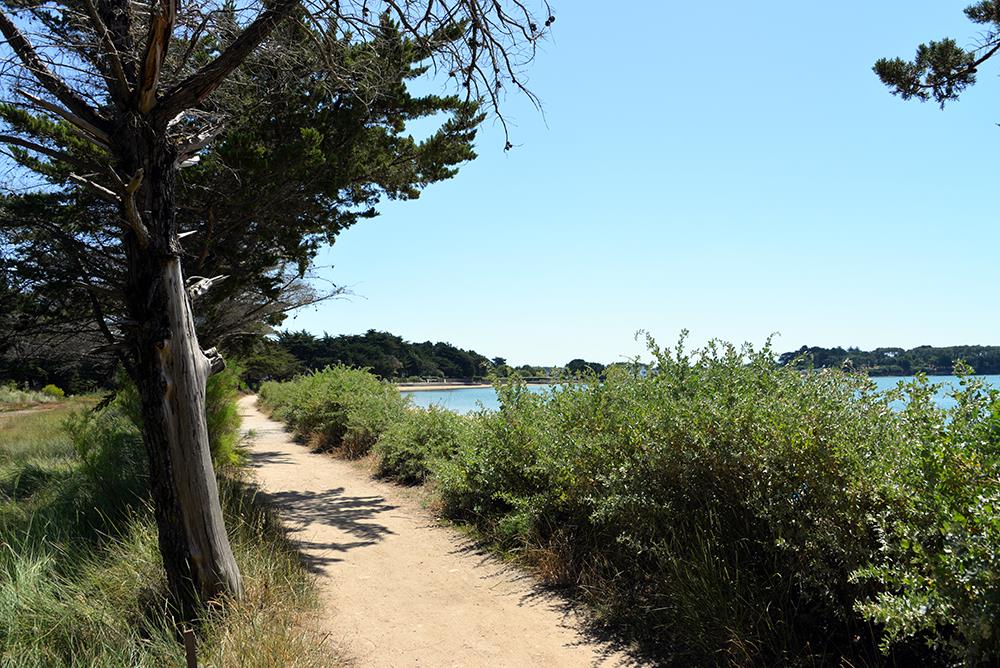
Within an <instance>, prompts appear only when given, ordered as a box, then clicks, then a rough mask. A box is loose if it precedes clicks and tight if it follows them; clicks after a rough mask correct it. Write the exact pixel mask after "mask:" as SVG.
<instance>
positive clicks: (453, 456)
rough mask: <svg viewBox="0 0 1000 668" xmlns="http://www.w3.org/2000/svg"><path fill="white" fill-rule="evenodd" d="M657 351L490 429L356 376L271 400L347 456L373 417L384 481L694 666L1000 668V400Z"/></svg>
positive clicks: (738, 353)
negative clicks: (431, 503) (411, 491)
mask: <svg viewBox="0 0 1000 668" xmlns="http://www.w3.org/2000/svg"><path fill="white" fill-rule="evenodd" d="M650 350H651V353H652V355H653V357H654V364H653V365H652V368H654V369H655V370H656V372H655V373H644V372H642V370H641V367H638V366H636V367H633V368H628V367H621V368H616V369H614V370H612V371H610V372H609V373H608V375H607V378H606V379H604V380H603V381H600V382H599V381H598V380H597V379H596V378H588V379H584V382H578V383H565V384H563V385H561V386H560V387H558V388H555V389H553V390H552V391H551V392H548V393H546V394H541V395H539V394H535V393H531V392H527V391H526V390H525V388H524V387H523V386H522V385H517V384H512V385H504V386H501V387H499V388H498V392H499V395H500V400H501V408H500V410H499V411H497V412H494V413H490V412H483V413H481V414H478V415H474V416H470V417H466V416H454V415H449V414H446V413H444V412H442V411H436V410H431V411H422V410H397V408H398V407H397V405H396V404H395V403H392V400H390V399H388V398H387V397H386V395H385V394H384V393H380V392H376V391H370V392H367V393H363V394H364V396H366V397H368V399H365V400H363V401H362V400H357V399H353V400H352V401H354V402H355V403H349V402H347V401H344V400H342V399H341V398H340V397H341V394H339V393H340V392H341V390H337V389H324V388H327V387H329V388H344V387H347V386H348V385H349V384H364V383H368V384H372V383H375V384H377V381H374V380H373V379H368V380H365V379H364V378H363V377H362V376H360V375H359V374H361V373H362V372H358V371H353V370H347V369H343V368H332V369H329V370H327V371H325V372H323V373H322V374H315V375H312V376H308V377H304V378H302V379H299V380H296V381H291V382H290V383H286V384H265V386H264V387H263V388H262V389H261V399H262V401H263V402H264V403H265V404H266V405H268V406H269V407H271V408H272V409H273V410H274V412H275V415H276V416H277V417H279V418H283V419H286V420H288V421H289V422H290V423H291V424H292V426H293V427H295V428H296V429H298V430H299V431H300V432H302V433H303V434H304V435H306V436H310V435H313V434H317V433H318V434H324V435H325V436H324V438H325V439H326V442H327V444H328V445H332V446H336V440H335V439H336V437H337V436H338V435H340V434H344V435H349V434H350V430H351V429H352V427H351V425H352V424H359V423H363V424H366V425H368V427H371V428H370V429H368V431H366V432H365V433H366V437H365V442H366V443H368V444H370V445H369V447H370V448H372V449H373V451H374V453H375V454H376V456H377V457H378V459H379V462H380V463H379V471H380V472H381V473H382V474H383V475H386V476H389V477H394V478H396V479H397V480H400V481H402V482H406V483H414V482H420V481H425V480H429V481H432V482H433V487H434V491H435V493H436V494H437V496H438V498H439V501H440V506H441V508H442V509H443V512H444V514H445V515H446V516H448V517H449V518H452V519H454V520H457V521H459V522H463V523H465V525H466V526H468V527H472V528H474V529H475V530H476V531H477V532H479V535H481V536H483V537H484V538H485V540H487V541H488V542H489V543H490V544H491V545H493V546H495V547H496V548H497V549H499V550H502V551H503V552H505V553H506V554H511V555H516V556H517V557H518V558H519V559H520V560H522V561H523V562H525V563H528V564H531V565H532V566H533V567H534V568H535V569H536V571H537V572H538V573H539V574H541V575H542V576H544V577H545V578H546V579H548V580H549V581H551V582H554V583H558V584H565V585H569V586H572V587H573V588H574V591H576V592H577V593H579V594H580V595H581V596H582V597H583V598H584V599H586V600H587V601H589V602H590V603H591V604H592V606H593V607H594V609H595V610H596V611H597V612H598V613H599V615H600V616H601V618H602V619H604V620H605V621H606V622H607V623H609V624H612V625H614V626H615V627H617V628H618V629H620V630H624V631H625V632H626V633H629V634H631V635H632V636H633V637H635V638H637V639H639V640H641V641H644V642H645V643H647V644H648V645H649V646H651V647H653V648H655V649H656V650H658V652H659V653H660V654H661V655H662V656H664V657H666V658H667V659H672V660H673V661H674V662H675V663H676V664H678V665H738V666H749V665H777V664H781V665H829V664H838V665H854V666H861V665H954V664H965V665H981V664H982V665H989V664H991V663H994V662H996V661H997V660H1000V561H998V557H997V555H998V554H1000V393H997V392H996V391H994V390H990V389H988V388H986V387H984V386H982V385H979V384H977V383H976V382H975V381H967V382H966V383H965V384H964V386H963V388H962V389H961V390H959V391H958V392H957V393H956V395H955V398H956V404H957V405H956V406H955V407H954V408H951V409H947V410H945V409H941V408H938V407H937V406H936V405H935V404H934V400H933V396H934V391H935V388H934V387H933V386H930V385H929V384H927V383H926V382H925V381H918V382H916V383H913V384H910V385H909V386H906V387H903V388H900V389H899V390H897V391H896V392H894V393H891V394H890V395H888V396H885V395H881V394H878V393H876V392H875V391H874V386H873V385H872V384H871V383H869V382H868V381H867V379H865V378H863V377H859V376H854V375H850V374H845V373H839V372H826V371H824V372H816V373H801V372H799V371H795V370H792V369H787V368H779V367H776V366H775V364H774V362H773V355H772V354H771V351H770V350H768V349H765V350H763V351H754V350H752V349H749V348H744V349H736V348H733V347H731V346H726V345H721V344H720V345H713V346H709V347H708V348H706V349H704V350H699V351H694V352H687V351H685V349H684V348H683V346H678V347H677V349H676V350H673V351H664V350H661V349H659V348H658V347H657V346H656V345H655V343H653V342H652V341H650ZM348 376H349V382H348ZM372 387H373V388H374V385H372ZM900 398H905V399H906V408H905V409H904V410H894V408H893V403H892V402H893V401H894V400H897V399H900ZM386 402H390V403H392V406H393V408H392V410H388V409H387V408H386V406H387V404H386ZM375 414H377V415H380V416H383V418H385V416H389V417H388V418H385V419H381V420H379V421H377V424H375V422H373V421H372V420H370V419H366V418H365V416H370V415H375ZM372 425H374V427H373V426H372Z"/></svg>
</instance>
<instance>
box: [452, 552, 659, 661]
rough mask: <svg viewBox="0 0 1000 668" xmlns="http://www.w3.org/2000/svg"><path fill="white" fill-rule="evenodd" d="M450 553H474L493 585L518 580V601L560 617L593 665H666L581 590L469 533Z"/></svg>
mask: <svg viewBox="0 0 1000 668" xmlns="http://www.w3.org/2000/svg"><path fill="white" fill-rule="evenodd" d="M456 538H457V541H456V544H455V547H454V548H453V549H452V550H451V553H452V554H461V555H464V556H473V557H475V558H476V559H477V563H476V568H477V569H480V570H481V572H480V574H479V578H480V579H481V580H484V581H487V582H490V583H491V586H495V585H496V584H499V583H500V582H504V583H517V584H519V585H520V586H522V587H523V588H524V593H523V594H521V595H520V597H519V601H518V605H522V606H543V607H546V608H548V609H550V610H553V611H555V612H558V613H559V615H560V616H561V617H562V625H563V626H564V627H566V628H569V629H572V630H573V631H575V632H576V633H577V639H576V641H575V642H571V643H568V645H570V646H586V647H588V648H590V649H591V650H592V651H593V652H595V654H596V657H595V659H594V664H593V665H595V666H598V665H601V666H603V665H607V664H608V663H610V660H612V658H613V660H614V663H610V665H612V666H614V668H640V667H645V666H660V665H665V663H664V662H665V661H666V658H665V657H664V656H663V653H662V651H661V650H658V648H656V647H654V646H652V645H650V644H648V643H643V642H641V641H637V640H635V639H632V638H631V637H630V634H629V633H628V630H627V629H624V628H620V627H616V626H614V625H609V624H607V623H604V622H602V621H601V620H600V619H598V618H597V617H596V615H595V614H594V613H593V610H592V609H590V608H589V606H587V604H586V603H585V602H584V600H583V596H582V592H581V591H580V590H578V589H576V588H574V587H573V586H570V585H553V584H546V583H544V582H540V581H539V580H538V578H537V577H536V576H534V575H532V574H531V573H529V572H528V571H527V570H524V569H523V568H521V567H518V566H517V565H516V564H514V563H509V562H505V561H504V560H503V559H501V558H500V557H499V556H498V555H497V553H496V552H495V551H494V550H493V549H491V546H490V545H489V544H488V543H487V542H484V541H481V540H477V539H476V538H475V537H472V536H461V535H460V536H456Z"/></svg>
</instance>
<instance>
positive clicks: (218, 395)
mask: <svg viewBox="0 0 1000 668" xmlns="http://www.w3.org/2000/svg"><path fill="white" fill-rule="evenodd" d="M238 383H239V369H237V368H227V369H226V370H225V371H223V372H221V373H217V374H215V375H213V376H212V377H211V378H209V380H208V386H207V388H206V392H205V409H206V410H205V419H206V422H207V424H208V439H209V448H210V450H211V453H212V463H213V464H214V465H215V466H216V467H223V466H227V465H235V464H239V463H240V462H241V460H242V455H241V453H240V450H239V448H238V446H239V442H240V416H239V407H238V406H237V403H236V399H237V396H238V395H237V386H238ZM65 429H66V432H67V433H68V434H69V437H70V441H71V442H72V444H73V447H74V449H75V450H76V453H77V456H78V457H79V459H80V461H81V462H82V465H83V470H84V471H86V472H87V473H88V474H89V475H90V476H91V478H92V479H94V480H100V481H102V484H106V485H115V484H122V485H133V484H141V485H142V489H145V481H146V476H147V466H148V463H147V459H146V452H145V449H144V445H143V442H142V412H141V408H140V405H139V393H138V392H137V391H136V389H135V386H134V385H133V384H132V383H130V382H127V381H123V384H122V387H121V388H120V389H119V390H118V391H117V392H116V394H115V397H114V399H113V401H111V402H110V403H109V404H108V405H107V406H104V407H103V408H101V409H100V410H96V411H95V410H81V411H77V412H76V413H72V414H70V416H69V417H68V418H67V419H66V422H65Z"/></svg>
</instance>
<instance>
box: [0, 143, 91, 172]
mask: <svg viewBox="0 0 1000 668" xmlns="http://www.w3.org/2000/svg"><path fill="white" fill-rule="evenodd" d="M0 142H2V143H4V144H11V145H13V146H20V147H21V148H26V149H28V150H29V151H34V152H35V153H41V154H42V155H46V156H48V157H50V158H52V159H53V160H61V161H63V162H66V163H69V164H72V165H76V166H77V167H83V168H84V169H90V168H91V167H93V165H87V164H86V163H84V162H83V161H82V160H79V159H77V158H74V157H73V156H71V155H70V154H69V153H63V152H62V151H57V150H55V149H52V148H49V147H47V146H42V145H41V144H36V143H35V142H33V141H28V140H27V139H21V138H20V137H14V136H11V135H0Z"/></svg>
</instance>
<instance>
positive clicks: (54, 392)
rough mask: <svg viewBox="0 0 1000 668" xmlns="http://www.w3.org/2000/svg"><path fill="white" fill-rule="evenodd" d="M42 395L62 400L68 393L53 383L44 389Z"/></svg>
mask: <svg viewBox="0 0 1000 668" xmlns="http://www.w3.org/2000/svg"><path fill="white" fill-rule="evenodd" d="M42 394H44V395H46V396H49V397H53V398H55V399H62V398H63V397H65V396H66V393H65V392H63V391H62V388H60V387H57V386H55V385H53V384H51V383H49V384H48V385H46V386H45V387H43V388H42Z"/></svg>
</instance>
